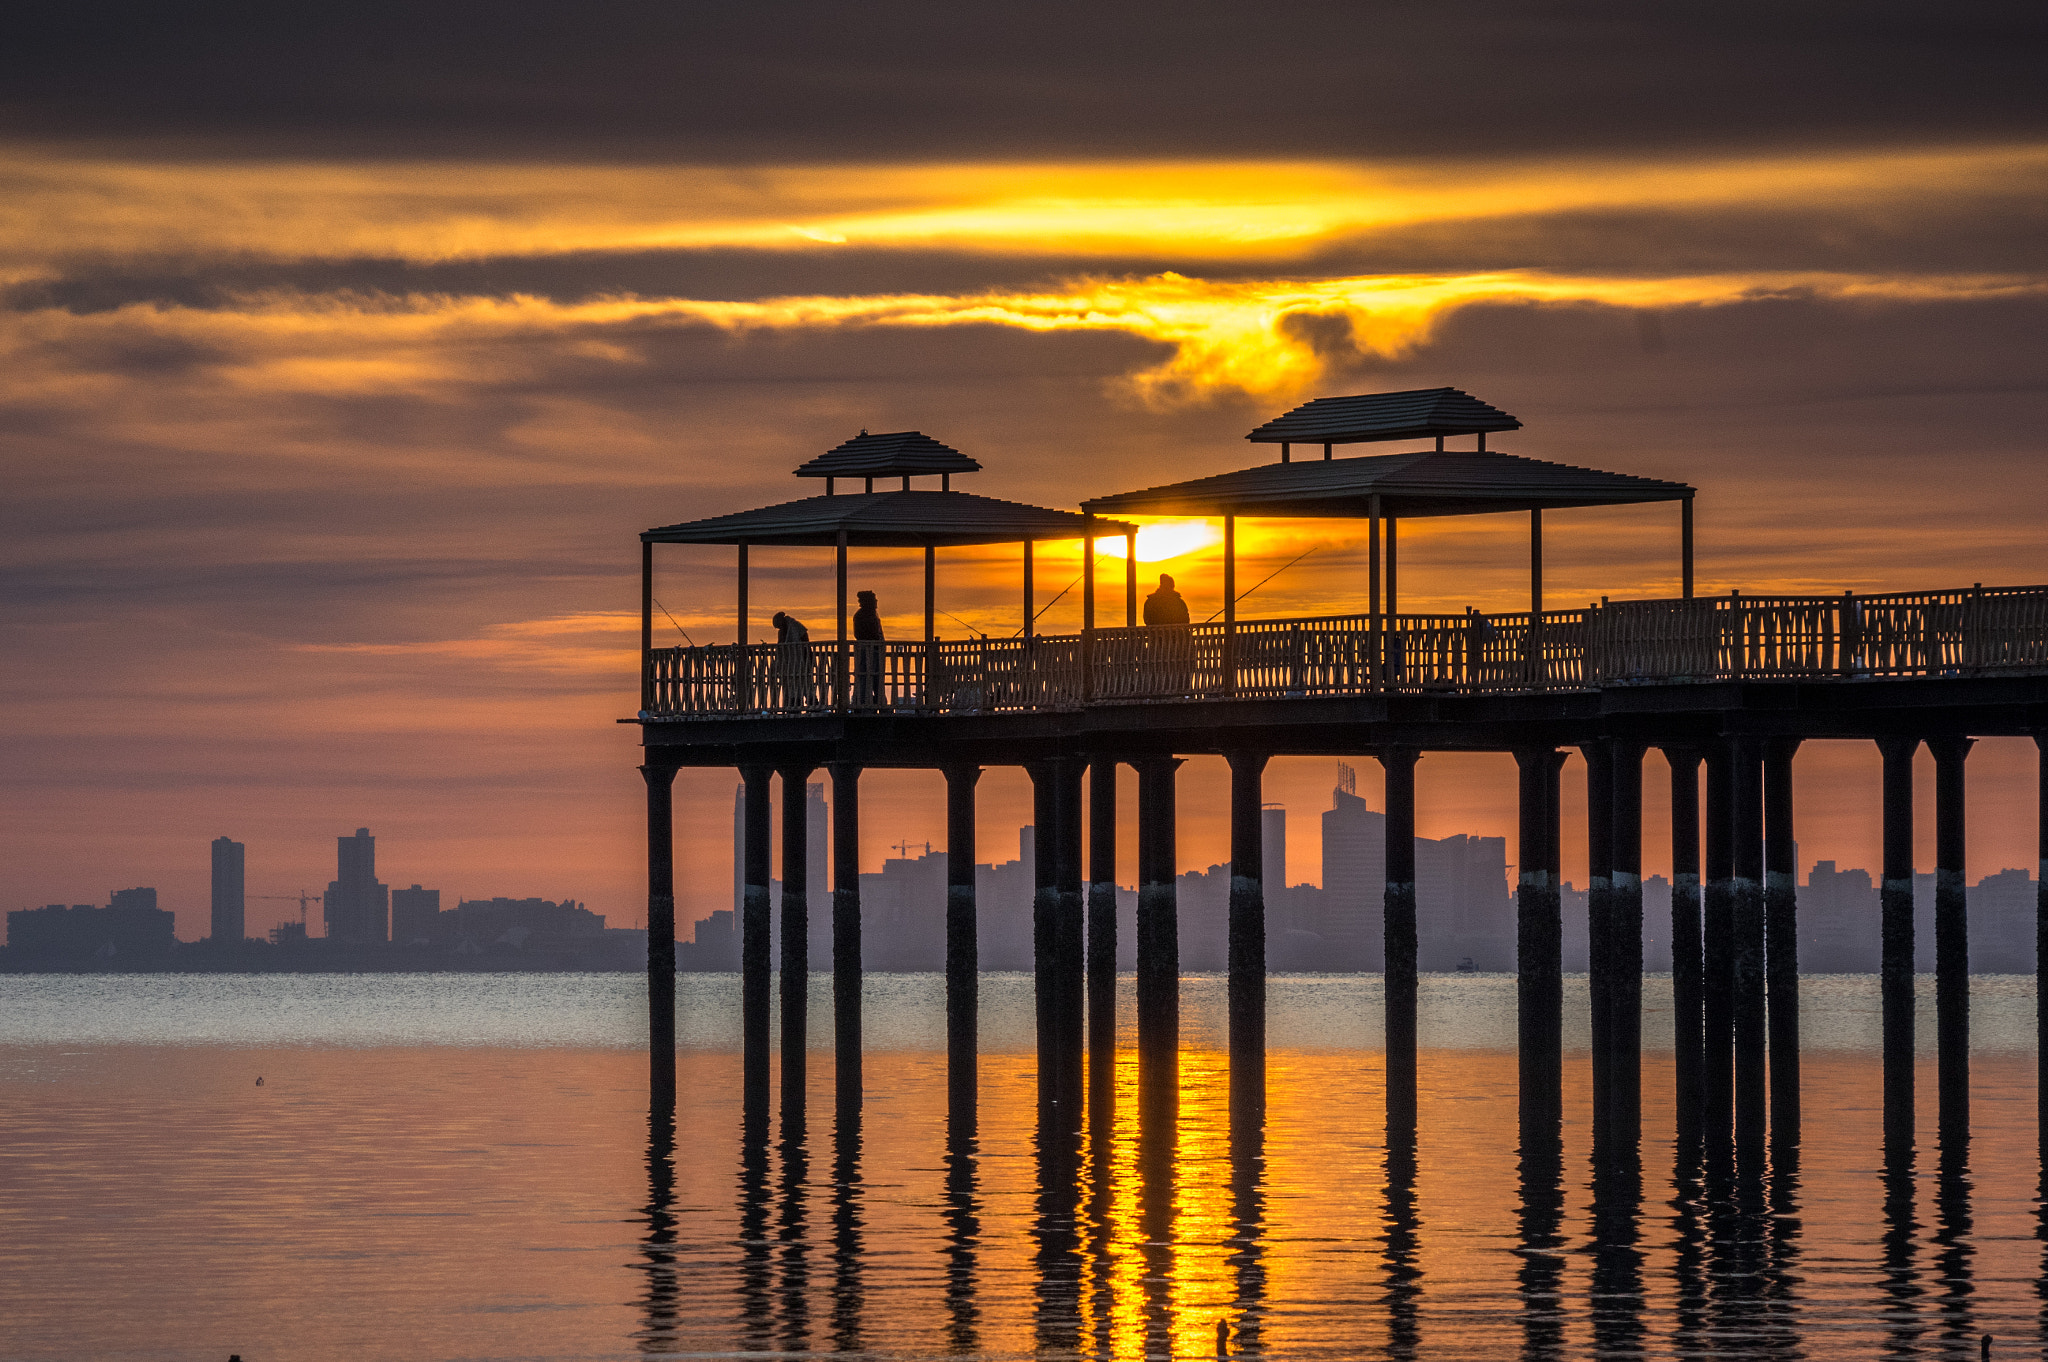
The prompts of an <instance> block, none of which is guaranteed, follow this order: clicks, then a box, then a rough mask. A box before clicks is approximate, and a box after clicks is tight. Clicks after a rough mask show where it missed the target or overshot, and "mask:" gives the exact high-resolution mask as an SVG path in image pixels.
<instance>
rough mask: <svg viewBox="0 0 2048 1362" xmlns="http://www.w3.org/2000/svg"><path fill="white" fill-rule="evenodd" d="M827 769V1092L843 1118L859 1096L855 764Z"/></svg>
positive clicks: (838, 764)
mask: <svg viewBox="0 0 2048 1362" xmlns="http://www.w3.org/2000/svg"><path fill="white" fill-rule="evenodd" d="M831 771H832V1091H833V1105H834V1107H835V1109H836V1110H837V1111H838V1113H839V1115H840V1116H841V1117H842V1118H844V1117H845V1116H847V1115H849V1114H850V1113H854V1112H858V1111H859V1109H860V1098H861V1052H860V1045H861V1027H860V1020H861V1019H860V983H861V963H860V764H859V763H858V762H851V761H835V762H833V763H832V765H831Z"/></svg>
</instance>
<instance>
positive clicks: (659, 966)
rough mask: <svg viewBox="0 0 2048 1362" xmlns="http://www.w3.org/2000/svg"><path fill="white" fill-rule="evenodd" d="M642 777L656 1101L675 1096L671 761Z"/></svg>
mask: <svg viewBox="0 0 2048 1362" xmlns="http://www.w3.org/2000/svg"><path fill="white" fill-rule="evenodd" d="M640 774H641V776H643V777H644V778H645V779H646V781H647V1056H648V1073H647V1085H648V1089H649V1091H650V1092H652V1093H653V1094H654V1101H655V1105H656V1106H662V1105H667V1106H669V1107H673V1106H674V1105H675V1097H676V832H675V783H676V768H675V767H673V766H656V765H647V766H642V767H641V768H640Z"/></svg>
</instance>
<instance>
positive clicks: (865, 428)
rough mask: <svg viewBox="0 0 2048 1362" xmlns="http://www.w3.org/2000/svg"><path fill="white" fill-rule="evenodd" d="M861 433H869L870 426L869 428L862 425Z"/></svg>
mask: <svg viewBox="0 0 2048 1362" xmlns="http://www.w3.org/2000/svg"><path fill="white" fill-rule="evenodd" d="M860 433H861V434H863V435H865V434H867V433H868V428H867V427H866V426H862V427H861V428H860Z"/></svg>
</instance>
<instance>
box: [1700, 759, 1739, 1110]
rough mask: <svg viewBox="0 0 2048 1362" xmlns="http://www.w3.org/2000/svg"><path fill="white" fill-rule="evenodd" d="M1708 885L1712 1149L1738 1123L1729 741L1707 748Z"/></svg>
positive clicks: (1703, 1062) (1703, 1009)
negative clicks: (1736, 1120) (1736, 1106)
mask: <svg viewBox="0 0 2048 1362" xmlns="http://www.w3.org/2000/svg"><path fill="white" fill-rule="evenodd" d="M1704 862H1705V867H1706V869H1705V872H1704V874H1705V884H1704V886H1703V888H1702V891H1701V895H1700V904H1701V912H1700V941H1701V947H1700V949H1701V960H1702V971H1703V972H1702V978H1703V979H1704V981H1705V994H1704V996H1703V998H1702V999H1701V1005H1700V1018H1701V1021H1700V1032H1701V1042H1700V1082H1701V1098H1700V1120H1701V1132H1702V1134H1703V1135H1704V1136H1705V1137H1706V1138H1707V1139H1708V1140H1710V1141H1711V1142H1712V1145H1711V1147H1714V1148H1718V1147H1720V1146H1721V1145H1722V1144H1724V1143H1725V1142H1726V1141H1727V1139H1728V1137H1729V1135H1730V1134H1731V1133H1732V1132H1733V1128H1734V1121H1735V1106H1734V1102H1735V754H1734V752H1733V750H1732V749H1731V748H1730V747H1729V745H1728V743H1727V742H1726V740H1721V741H1716V742H1715V743H1714V744H1713V745H1712V746H1711V747H1709V748H1708V749H1707V842H1706V854H1705V857H1704Z"/></svg>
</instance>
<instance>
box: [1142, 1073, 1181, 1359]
mask: <svg viewBox="0 0 2048 1362" xmlns="http://www.w3.org/2000/svg"><path fill="white" fill-rule="evenodd" d="M1179 1139H1180V1093H1179V1090H1178V1088H1177V1087H1175V1086H1173V1085H1170V1084H1167V1083H1163V1082H1156V1081H1155V1082H1148V1083H1147V1084H1145V1086H1144V1087H1143V1088H1142V1089H1141V1092H1140V1096H1139V1099H1138V1238H1139V1243H1140V1248H1139V1259H1140V1261H1141V1263H1142V1265H1143V1269H1144V1279H1143V1280H1144V1340H1145V1355H1146V1356H1147V1357H1171V1356H1172V1355H1173V1332H1174V1331H1173V1322H1174V1321H1173V1271H1174V1251H1173V1249H1174V1244H1173V1235H1174V1220H1175V1211H1176V1209H1177V1207H1176V1203H1175V1179H1174V1156H1175V1152H1176V1147H1177V1145H1178V1143H1179Z"/></svg>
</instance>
